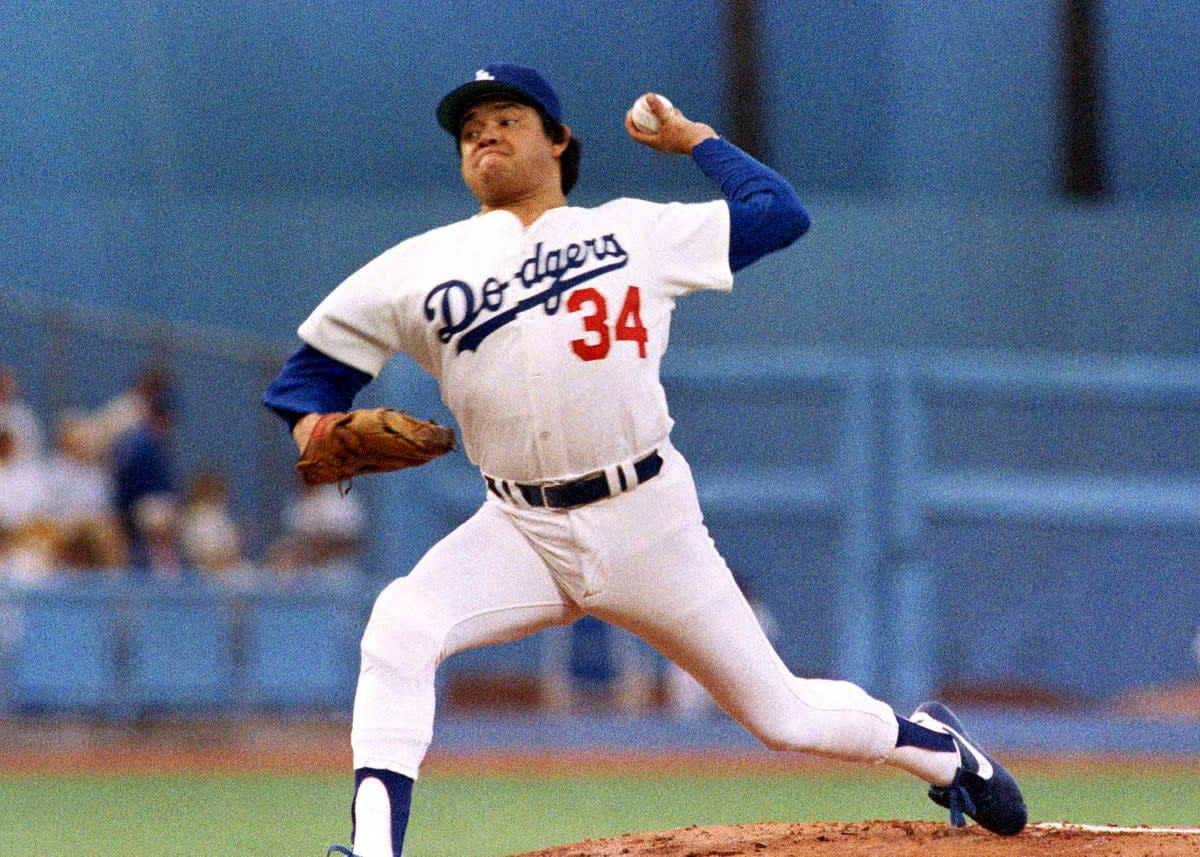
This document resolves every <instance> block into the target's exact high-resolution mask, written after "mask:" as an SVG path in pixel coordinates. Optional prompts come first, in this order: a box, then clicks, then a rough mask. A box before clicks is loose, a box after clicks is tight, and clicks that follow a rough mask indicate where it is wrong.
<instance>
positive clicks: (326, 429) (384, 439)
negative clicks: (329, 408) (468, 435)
mask: <svg viewBox="0 0 1200 857" xmlns="http://www.w3.org/2000/svg"><path fill="white" fill-rule="evenodd" d="M452 449H454V432H453V431H452V430H451V429H448V428H446V427H445V426H440V425H438V424H437V423H434V422H430V421H429V420H420V419H417V418H416V417H411V416H409V415H408V414H406V413H404V412H403V411H397V410H394V409H392V408H366V409H360V410H354V411H349V412H346V413H343V412H340V411H336V412H334V413H329V414H322V415H321V417H320V419H318V420H317V422H316V424H314V425H313V430H312V434H310V435H309V437H308V441H307V443H305V445H304V452H303V453H302V454H301V455H300V460H299V461H298V462H297V463H296V469H297V470H299V471H300V476H301V477H302V478H303V479H304V483H305V484H306V485H321V484H325V483H341V482H346V481H347V480H350V479H352V478H353V477H355V476H358V475H360V474H363V473H384V472H387V471H391V470H403V469H404V468H406V467H416V466H418V465H421V464H425V463H426V462H427V461H431V460H433V459H434V458H437V457H438V456H439V455H443V454H445V453H447V452H449V451H450V450H452ZM346 490H349V488H348V487H347V489H346Z"/></svg>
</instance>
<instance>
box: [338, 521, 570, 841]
mask: <svg viewBox="0 0 1200 857" xmlns="http://www.w3.org/2000/svg"><path fill="white" fill-rule="evenodd" d="M578 615H579V610H578V608H577V607H575V606H574V605H572V604H571V603H570V602H569V601H568V600H567V599H566V598H565V597H564V595H563V594H562V592H561V591H560V590H559V588H558V587H557V586H556V584H555V583H554V580H553V578H552V577H551V576H550V575H549V574H548V573H547V571H546V569H545V567H544V565H543V564H542V561H541V560H540V559H539V558H538V556H537V554H536V553H535V552H534V551H533V549H532V548H531V547H530V546H529V544H528V542H527V541H526V540H525V539H524V538H523V537H522V536H521V535H520V534H519V533H518V532H517V531H516V530H515V529H514V528H513V526H512V524H511V522H510V521H509V519H508V518H507V517H506V516H505V515H504V514H503V513H501V512H500V511H498V510H497V509H496V508H495V506H494V504H491V503H487V504H485V505H484V507H483V508H482V509H480V510H479V511H478V512H477V513H476V514H475V515H474V516H473V517H472V518H471V519H470V520H468V521H467V522H466V523H464V524H463V525H462V526H460V527H459V528H458V529H456V530H455V531H454V532H453V533H451V534H450V535H448V536H447V537H446V538H445V539H443V540H442V541H440V542H439V543H438V544H436V545H435V546H434V547H433V548H432V549H431V550H430V551H429V552H428V553H427V554H426V555H425V556H424V557H423V558H422V559H421V561H420V562H419V563H417V566H416V567H415V568H414V569H413V571H412V573H411V574H409V575H407V576H406V577H402V578H399V579H398V580H395V581H393V582H392V583H391V584H389V585H388V587H387V588H386V589H384V591H383V592H382V593H381V594H380V595H379V597H378V598H377V599H376V602H375V606H374V608H373V609H372V611H371V618H370V620H369V621H368V623H367V628H366V631H365V632H364V634H363V641H362V666H361V670H360V673H359V679H358V688H357V692H356V694H355V699H354V718H353V724H352V728H351V743H352V746H353V751H354V768H355V785H356V788H355V798H354V804H353V819H354V828H355V830H354V845H353V852H354V854H355V855H357V857H394V855H399V854H400V851H401V845H402V842H403V837H404V830H405V826H406V824H407V818H408V810H409V804H410V800H411V791H412V786H413V781H414V780H415V779H416V778H417V773H418V769H419V768H420V765H421V761H422V760H423V759H424V757H425V752H426V750H427V749H428V746H429V742H430V740H431V738H432V736H433V720H434V703H435V684H434V679H435V672H436V670H437V667H438V665H439V664H441V662H442V661H443V660H444V659H445V658H447V657H449V656H450V655H452V654H454V653H456V652H460V651H464V650H466V649H469V648H474V647H478V646H483V645H490V644H496V643H501V642H506V641H508V640H514V639H517V638H519V637H522V636H525V635H527V634H531V633H533V632H535V631H537V630H540V629H542V628H547V627H550V626H551V625H555V624H562V623H566V622H570V621H572V620H573V619H575V618H577V617H578Z"/></svg>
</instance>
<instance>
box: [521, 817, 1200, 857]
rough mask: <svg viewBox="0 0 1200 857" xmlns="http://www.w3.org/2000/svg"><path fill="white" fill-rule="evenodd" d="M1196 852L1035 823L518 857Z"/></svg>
mask: <svg viewBox="0 0 1200 857" xmlns="http://www.w3.org/2000/svg"><path fill="white" fill-rule="evenodd" d="M1198 849H1200V829H1192V828H1148V827H1147V828H1130V827H1093V826H1082V825H1068V824H1036V825H1031V826H1030V827H1029V828H1027V829H1026V830H1025V831H1024V832H1023V833H1021V834H1020V835H1018V836H1012V837H1000V836H993V835H992V834H990V833H988V832H986V831H984V830H982V829H981V828H979V827H976V826H974V825H970V826H968V827H966V828H957V829H956V828H953V827H950V826H949V825H947V824H944V823H934V822H915V821H861V822H850V823H845V822H818V823H808V824H790V823H788V824H785V823H775V822H768V823H761V824H742V825H736V826H716V827H688V828H684V829H681V830H663V831H659V832H656V833H633V834H626V835H624V836H618V837H615V838H613V839H604V840H587V841H585V842H579V843H576V844H574V845H561V846H557V847H555V848H546V849H543V850H541V851H531V852H529V853H527V854H522V855H518V857H742V855H754V857H768V855H769V857H875V855H883V854H886V855H888V857H1028V855H1029V854H1032V853H1036V854H1038V855H1039V857H1042V855H1051V857H1064V855H1070V856H1071V857H1076V855H1087V857H1184V855H1194V854H1196V853H1197V852H1198Z"/></svg>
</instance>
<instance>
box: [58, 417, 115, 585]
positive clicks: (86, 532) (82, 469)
mask: <svg viewBox="0 0 1200 857" xmlns="http://www.w3.org/2000/svg"><path fill="white" fill-rule="evenodd" d="M46 481H47V489H48V494H49V503H50V510H51V514H52V516H53V519H54V521H55V523H56V524H57V525H58V528H59V531H60V532H59V536H60V543H59V562H60V563H61V564H62V565H63V566H65V567H67V568H72V569H112V568H120V567H123V566H124V565H125V564H126V563H127V562H128V561H129V553H128V549H127V546H126V544H125V536H124V534H123V533H122V532H121V528H120V526H119V524H118V523H117V518H116V515H115V514H114V512H113V497H114V483H113V476H112V472H111V471H110V469H109V466H108V460H107V458H106V457H105V455H104V450H103V445H102V441H101V436H100V432H99V431H98V429H97V428H96V426H95V425H94V424H93V423H92V422H91V421H89V420H88V419H86V418H85V417H83V416H81V415H79V414H63V415H61V416H60V417H59V418H58V419H57V420H56V423H55V445H54V453H53V454H52V456H51V457H50V459H49V461H48V462H47V463H46Z"/></svg>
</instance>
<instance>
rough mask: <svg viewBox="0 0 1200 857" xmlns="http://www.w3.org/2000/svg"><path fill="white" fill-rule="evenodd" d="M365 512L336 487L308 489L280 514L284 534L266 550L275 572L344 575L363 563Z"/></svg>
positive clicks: (302, 487) (304, 487)
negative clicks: (281, 515)
mask: <svg viewBox="0 0 1200 857" xmlns="http://www.w3.org/2000/svg"><path fill="white" fill-rule="evenodd" d="M366 523H367V515H366V509H365V508H364V507H363V505H362V501H361V500H360V499H359V497H358V495H357V494H353V493H350V494H345V495H343V494H341V492H339V491H338V489H337V486H336V485H318V486H315V487H309V486H307V485H304V484H303V483H300V493H299V494H298V495H297V496H296V497H295V499H293V501H292V502H291V503H290V504H289V505H288V507H287V508H286V509H285V510H284V513H283V528H284V534H283V536H282V537H281V538H280V539H278V540H277V541H276V542H275V543H274V544H272V545H271V547H270V549H269V555H268V557H267V563H268V565H269V566H270V567H271V568H273V569H274V570H275V571H276V572H279V573H282V574H289V575H294V574H296V573H298V572H306V571H309V572H316V573H322V574H329V573H335V574H344V573H345V572H346V571H348V570H350V569H352V568H354V567H356V566H357V565H358V563H359V562H360V561H361V559H362V551H363V546H364V544H365V538H366Z"/></svg>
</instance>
